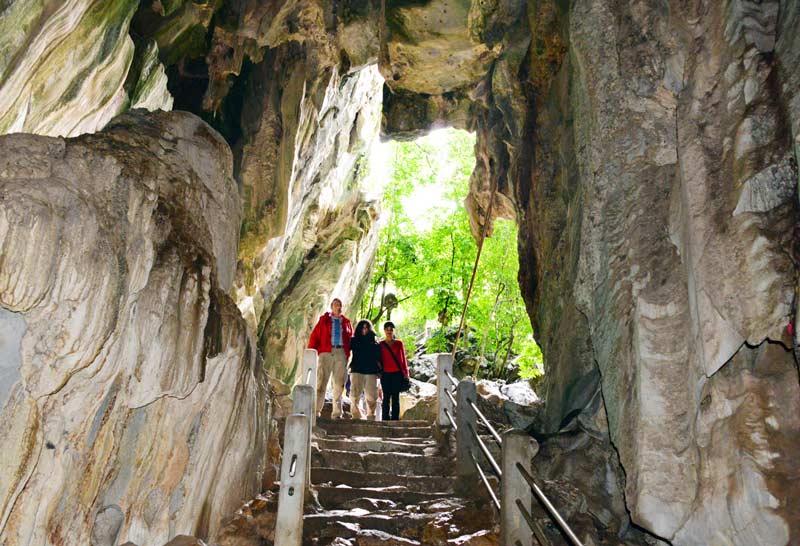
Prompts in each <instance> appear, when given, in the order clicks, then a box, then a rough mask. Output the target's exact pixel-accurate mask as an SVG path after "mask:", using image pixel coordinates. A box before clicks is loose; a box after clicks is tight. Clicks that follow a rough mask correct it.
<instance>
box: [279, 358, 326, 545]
mask: <svg viewBox="0 0 800 546" xmlns="http://www.w3.org/2000/svg"><path fill="white" fill-rule="evenodd" d="M317 365H318V362H317V351H315V350H314V349H306V351H305V352H304V353H303V372H301V373H302V377H303V381H304V382H303V383H299V384H297V385H295V386H294V389H292V414H291V415H290V416H289V417H287V418H286V427H285V430H284V434H283V456H282V459H281V474H280V491H279V493H278V516H277V518H276V521H275V546H300V545H301V543H302V541H303V504H304V502H305V493H306V489H307V487H308V485H309V484H310V483H311V431H312V429H313V427H314V424H315V423H316V420H317ZM299 469H302V471H299Z"/></svg>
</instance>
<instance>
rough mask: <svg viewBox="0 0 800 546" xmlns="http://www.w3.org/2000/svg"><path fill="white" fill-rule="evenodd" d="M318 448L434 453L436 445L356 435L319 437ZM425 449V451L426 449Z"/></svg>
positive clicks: (351, 450)
mask: <svg viewBox="0 0 800 546" xmlns="http://www.w3.org/2000/svg"><path fill="white" fill-rule="evenodd" d="M316 442H317V446H319V449H320V450H337V451H350V452H353V453H364V452H367V451H371V452H376V453H389V452H393V453H413V454H416V455H424V454H425V453H426V452H427V453H428V454H429V455H435V453H436V450H437V447H436V445H435V444H434V443H433V442H429V443H427V444H423V443H408V442H404V441H402V439H399V440H383V439H380V438H370V437H365V436H357V437H354V438H352V439H345V438H342V439H340V438H320V439H318V440H316ZM426 450H427V451H426Z"/></svg>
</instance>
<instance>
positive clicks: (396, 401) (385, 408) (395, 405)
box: [381, 392, 400, 421]
mask: <svg viewBox="0 0 800 546" xmlns="http://www.w3.org/2000/svg"><path fill="white" fill-rule="evenodd" d="M389 402H391V403H392V414H391V415H389ZM381 419H382V420H384V421H390V420H391V421H398V420H399V419H400V393H399V392H393V393H391V394H387V393H383V402H382V403H381Z"/></svg>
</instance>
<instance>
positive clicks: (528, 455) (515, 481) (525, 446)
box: [500, 429, 545, 546]
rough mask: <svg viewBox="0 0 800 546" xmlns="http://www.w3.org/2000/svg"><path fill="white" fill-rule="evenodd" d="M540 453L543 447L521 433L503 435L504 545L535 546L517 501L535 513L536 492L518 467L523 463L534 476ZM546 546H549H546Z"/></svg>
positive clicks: (501, 521)
mask: <svg viewBox="0 0 800 546" xmlns="http://www.w3.org/2000/svg"><path fill="white" fill-rule="evenodd" d="M538 451H539V445H538V444H537V443H536V440H534V439H533V438H532V437H531V436H530V435H528V434H527V433H525V432H523V431H521V430H513V429H512V430H509V431H507V432H505V433H504V434H503V456H502V459H503V460H502V462H501V465H500V467H501V468H500V469H501V470H502V471H503V479H502V480H501V481H500V507H501V508H500V544H502V545H503V546H514V545H515V544H517V543H519V544H521V545H522V546H533V532H532V531H531V529H530V527H528V523H527V522H526V521H525V518H524V517H523V516H522V512H520V510H519V507H518V506H517V499H519V500H520V502H521V503H522V504H523V506H525V509H526V510H528V512H531V508H532V505H533V492H532V491H531V487H530V486H529V485H528V482H526V481H525V479H524V478H523V477H522V475H521V474H520V472H519V469H518V468H517V467H516V465H517V463H520V464H521V465H522V467H523V468H525V470H527V471H528V472H529V473H531V467H532V466H533V465H532V463H531V460H532V459H533V458H534V457H535V456H536V453H537V452H538ZM542 546H545V545H542Z"/></svg>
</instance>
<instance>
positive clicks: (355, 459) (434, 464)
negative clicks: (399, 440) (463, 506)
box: [311, 449, 454, 476]
mask: <svg viewBox="0 0 800 546" xmlns="http://www.w3.org/2000/svg"><path fill="white" fill-rule="evenodd" d="M311 466H324V467H328V468H338V469H341V470H356V471H361V472H384V473H388V474H391V473H395V474H403V475H406V476H448V475H451V474H452V473H453V471H454V468H453V466H454V465H453V462H452V461H451V460H450V459H449V458H446V457H429V456H426V455H413V454H409V453H354V452H352V451H341V450H334V449H328V450H325V451H315V452H314V453H312V455H311Z"/></svg>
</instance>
